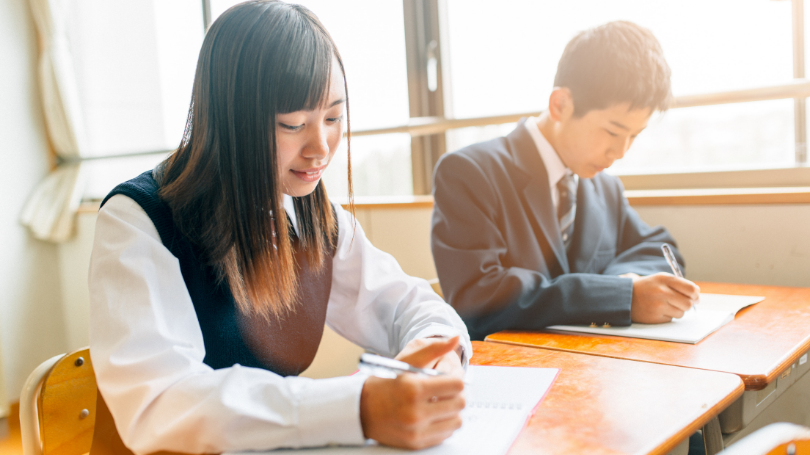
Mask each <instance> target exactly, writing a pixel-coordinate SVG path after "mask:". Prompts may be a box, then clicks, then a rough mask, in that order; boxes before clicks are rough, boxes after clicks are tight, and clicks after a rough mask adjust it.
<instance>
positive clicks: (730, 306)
mask: <svg viewBox="0 0 810 455" xmlns="http://www.w3.org/2000/svg"><path fill="white" fill-rule="evenodd" d="M763 300H765V297H760V296H753V295H726V294H707V293H701V294H700V303H699V304H698V308H705V309H709V310H717V311H730V312H732V313H733V314H737V312H738V311H740V310H742V309H743V308H745V307H747V306H750V305H753V304H755V303H759V302H761V301H763Z"/></svg>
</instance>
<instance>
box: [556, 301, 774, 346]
mask: <svg viewBox="0 0 810 455" xmlns="http://www.w3.org/2000/svg"><path fill="white" fill-rule="evenodd" d="M763 300H765V297H758V296H748V295H725V294H700V303H699V304H698V305H696V306H695V311H687V312H686V314H685V315H684V316H683V317H682V318H680V319H673V320H672V322H665V323H663V324H635V323H634V324H630V325H629V326H627V327H609V328H605V327H589V326H580V325H553V326H550V327H548V328H549V329H552V330H563V331H566V332H581V333H593V334H598V335H613V336H622V337H629V338H646V339H648V340H661V341H674V342H677V343H690V344H695V343H697V342H699V341H700V340H702V339H704V338H706V337H707V336H709V335H710V334H711V333H713V332H715V331H716V330H717V329H719V328H720V327H722V326H724V325H726V324H728V323H729V322H731V321H732V320H734V315H735V314H737V312H738V311H740V310H741V309H743V308H745V307H747V306H749V305H753V304H755V303H759V302H761V301H763Z"/></svg>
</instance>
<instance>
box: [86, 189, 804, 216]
mask: <svg viewBox="0 0 810 455" xmlns="http://www.w3.org/2000/svg"><path fill="white" fill-rule="evenodd" d="M624 194H625V196H627V200H628V201H629V202H630V205H632V206H652V205H657V206H670V205H741V204H748V205H771V204H810V186H800V187H778V188H702V189H664V190H627V191H625V193H624ZM340 203H341V205H343V206H344V207H346V204H345V202H344V201H340ZM354 205H355V208H357V209H402V208H408V209H416V208H431V207H433V196H378V197H357V198H355V200H354ZM98 208H99V201H91V202H85V203H82V205H81V206H80V207H79V211H78V212H79V213H95V212H98Z"/></svg>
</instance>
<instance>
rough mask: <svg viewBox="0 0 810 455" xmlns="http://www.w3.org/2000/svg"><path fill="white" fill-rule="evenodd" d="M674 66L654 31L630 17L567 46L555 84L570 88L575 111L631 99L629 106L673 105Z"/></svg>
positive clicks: (584, 34)
mask: <svg viewBox="0 0 810 455" xmlns="http://www.w3.org/2000/svg"><path fill="white" fill-rule="evenodd" d="M670 73H671V71H670V69H669V65H667V61H666V60H665V59H664V51H663V50H662V49H661V45H660V44H659V43H658V40H657V39H655V36H653V34H652V32H650V31H649V30H647V29H646V28H644V27H641V26H639V25H636V24H634V23H632V22H627V21H615V22H608V23H607V24H604V25H600V26H598V27H594V28H591V29H588V30H585V31H583V32H580V33H579V34H577V36H575V37H574V38H573V39H572V40H571V41H569V42H568V44H567V45H566V46H565V51H563V55H562V57H560V62H559V63H558V64H557V75H556V76H555V78H554V86H555V87H566V88H568V89H569V90H570V91H571V95H572V97H573V99H574V115H575V116H577V117H582V116H583V115H585V114H586V113H588V111H591V110H597V109H606V108H608V107H610V106H613V105H616V104H623V103H630V109H639V108H640V109H644V108H649V109H651V110H653V111H655V110H658V111H664V110H666V109H667V107H668V106H669V101H670V98H671V93H670Z"/></svg>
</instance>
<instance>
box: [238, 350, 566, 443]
mask: <svg viewBox="0 0 810 455" xmlns="http://www.w3.org/2000/svg"><path fill="white" fill-rule="evenodd" d="M559 371H560V370H559V369H557V368H522V367H492V366H470V367H469V368H468V370H467V378H466V379H467V381H468V382H470V384H468V385H467V386H466V389H467V391H466V393H467V396H466V398H467V407H466V409H464V411H462V414H461V415H462V420H463V422H464V423H463V424H462V427H461V428H460V429H458V430H457V431H456V432H455V433H453V436H451V437H449V438H448V439H447V440H445V441H444V442H443V443H441V444H439V445H438V446H435V447H431V448H429V449H425V450H419V451H410V450H400V449H394V448H390V447H383V446H379V445H376V444H374V443H373V442H370V443H369V444H367V445H365V446H358V447H345V446H344V447H320V448H313V449H298V450H273V451H269V452H248V453H250V454H253V455H255V454H257V453H264V454H267V455H279V454H300V455H321V454H323V455H344V454H345V455H350V454H358V455H377V454H395V453H408V454H419V455H451V454H452V455H467V454H472V453H485V454H492V455H502V454H505V453H506V452H507V451H508V450H509V448H510V447H511V446H512V443H513V442H514V441H515V438H517V436H518V433H520V430H522V429H523V427H525V426H526V423H527V422H528V420H529V417H531V416H532V414H534V411H535V409H537V407H538V406H539V405H540V402H541V401H542V399H543V397H545V395H546V393H547V392H548V389H549V388H550V387H551V384H552V383H553V382H554V379H555V378H556V377H557V373H559ZM225 455H228V454H225Z"/></svg>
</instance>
